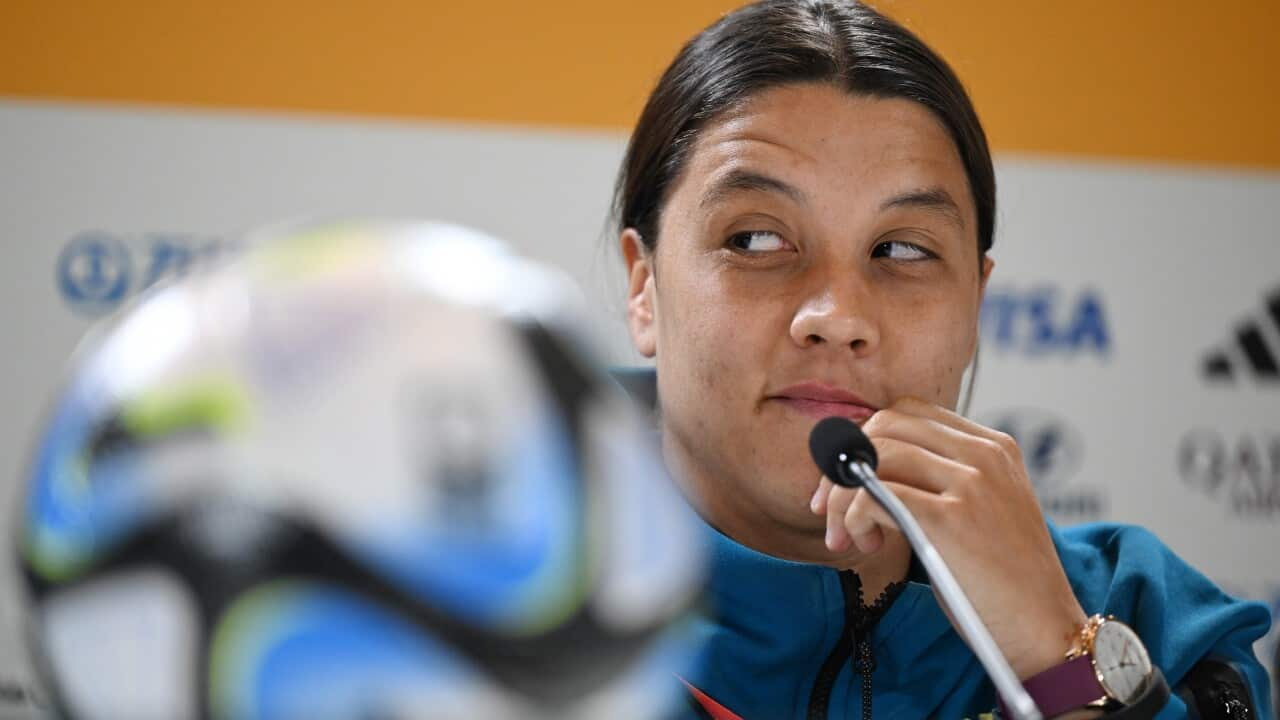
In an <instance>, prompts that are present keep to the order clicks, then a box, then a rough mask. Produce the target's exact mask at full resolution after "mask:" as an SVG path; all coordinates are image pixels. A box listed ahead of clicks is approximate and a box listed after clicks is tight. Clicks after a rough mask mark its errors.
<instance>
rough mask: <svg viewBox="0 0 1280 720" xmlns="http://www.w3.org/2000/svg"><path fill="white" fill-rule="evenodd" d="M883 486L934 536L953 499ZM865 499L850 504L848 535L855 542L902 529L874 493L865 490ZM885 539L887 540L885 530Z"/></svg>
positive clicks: (899, 486) (908, 487) (892, 484)
mask: <svg viewBox="0 0 1280 720" xmlns="http://www.w3.org/2000/svg"><path fill="white" fill-rule="evenodd" d="M881 484H882V485H884V487H885V488H886V489H888V490H889V492H891V493H893V494H894V495H896V496H897V497H898V499H899V500H901V501H902V504H903V505H906V506H907V510H909V511H910V512H911V514H912V515H913V516H915V518H916V522H918V523H920V526H921V527H922V528H923V529H924V531H925V534H926V535H930V536H931V537H932V536H934V533H935V531H936V530H937V529H938V526H939V522H940V521H941V519H942V518H943V514H942V511H943V509H944V508H945V507H946V505H947V504H948V503H950V502H951V499H949V498H944V497H943V496H941V495H935V494H934V493H931V492H928V491H926V490H921V489H920V488H917V487H912V486H911V485H903V484H902V483H896V482H882V483H881ZM862 496H865V498H866V499H865V500H862V501H861V502H855V503H850V507H849V508H848V509H847V510H846V511H845V516H844V518H843V520H844V523H843V524H844V529H845V533H846V534H848V535H849V537H850V538H851V542H852V539H853V538H857V537H859V536H866V535H869V534H871V533H872V532H873V530H875V529H882V528H896V527H897V526H898V524H897V523H896V522H895V521H894V519H893V516H892V515H890V514H889V511H888V510H885V509H884V507H883V506H882V505H880V503H879V502H876V500H875V498H874V497H872V496H871V493H869V492H866V491H865V490H864V491H863V492H862ZM860 498H861V496H860ZM881 537H882V538H883V531H882V532H881ZM859 547H860V548H861V546H859Z"/></svg>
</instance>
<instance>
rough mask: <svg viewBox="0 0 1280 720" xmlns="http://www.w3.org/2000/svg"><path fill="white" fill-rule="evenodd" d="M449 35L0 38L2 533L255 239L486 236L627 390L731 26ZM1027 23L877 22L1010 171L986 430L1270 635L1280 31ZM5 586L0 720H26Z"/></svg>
mask: <svg viewBox="0 0 1280 720" xmlns="http://www.w3.org/2000/svg"><path fill="white" fill-rule="evenodd" d="M456 5H462V4H457V3H454V4H451V5H450V6H444V5H440V6H435V5H433V4H430V3H427V4H421V3H415V4H405V5H403V6H392V5H378V6H374V9H370V7H369V6H366V5H362V6H360V9H357V8H356V6H355V4H352V5H351V6H350V7H347V8H345V9H343V8H342V6H341V5H337V4H336V5H334V6H325V8H315V7H313V6H312V5H311V4H304V3H301V2H284V3H276V4H273V5H272V6H271V7H269V8H265V9H263V8H254V9H252V10H250V9H249V7H248V6H247V5H246V6H244V7H237V6H234V5H232V6H225V7H224V6H223V5H221V4H220V5H219V7H222V8H224V9H223V10H222V11H221V12H220V13H214V12H213V11H212V10H209V11H201V10H193V9H190V8H186V9H184V10H175V9H173V8H170V7H167V6H165V7H160V6H159V4H157V7H154V8H146V7H141V6H140V7H133V8H131V9H126V10H123V11H121V10H118V9H116V10H113V12H110V13H108V12H106V11H105V9H106V5H105V4H101V5H100V6H99V7H97V8H96V9H97V10H98V12H95V11H94V10H95V8H94V7H93V4H92V3H89V4H88V6H87V7H80V8H78V9H72V10H67V9H65V8H62V9H56V8H47V7H44V6H43V5H38V4H30V5H26V4H23V3H17V4H16V5H12V6H11V7H10V8H8V9H6V10H4V11H0V44H3V45H4V46H5V47H6V48H9V49H10V52H11V53H12V54H13V57H14V58H15V59H14V61H13V62H7V63H6V64H5V65H4V66H2V67H0V158H3V162H0V235H2V236H3V242H4V245H3V255H0V308H3V310H2V311H0V312H3V318H4V327H3V328H2V330H0V332H2V333H3V337H4V352H3V353H0V393H2V397H3V399H4V402H3V404H2V405H0V498H3V500H2V501H0V518H3V521H4V524H6V525H7V524H8V523H10V522H11V520H12V518H13V517H14V513H15V512H16V501H17V494H16V491H17V488H18V483H19V482H20V478H21V476H22V472H23V470H24V465H25V461H26V456H27V453H28V450H29V448H30V446H31V443H32V441H33V437H34V433H35V432H36V431H37V428H38V424H39V421H40V419H41V415H42V412H43V410H44V408H45V403H46V401H47V399H48V397H49V395H50V393H51V392H52V391H53V390H54V388H55V383H56V381H57V379H58V377H59V374H60V372H61V371H62V368H63V366H64V362H65V360H66V358H67V356H68V354H69V353H70V351H71V350H72V349H73V348H74V347H75V345H76V342H77V341H78V340H79V339H80V337H81V336H82V335H83V334H84V332H85V331H86V329H87V328H89V327H90V325H91V324H92V323H93V322H94V321H95V320H96V319H98V318H101V317H103V316H105V315H107V314H109V313H110V312H112V311H113V310H114V309H115V308H118V307H119V306H120V305H121V304H122V303H124V302H126V301H127V300H128V299H129V298H131V297H133V296H135V295H136V294H137V293H139V292H141V291H143V290H145V289H146V288H147V287H149V286H151V285H153V284H155V283H157V282H161V281H163V280H164V279H166V278H170V277H174V276H179V275H182V274H184V273H186V272H190V271H192V270H193V269H195V268H197V267H200V266H201V265H203V264H206V263H209V262H213V261H215V260H216V259H217V258H219V257H221V256H224V255H225V254H227V253H231V252H235V248H236V246H237V243H238V241H239V237H240V235H241V233H242V232H243V231H244V230H246V229H248V228H251V227H253V226H256V225H259V224H262V223H265V222H271V221H276V220H280V219H288V218H297V217H300V216H314V215H317V214H319V215H343V214H356V215H363V216H392V217H426V218H440V219H447V220H452V221H456V222H459V223H463V224H467V225H472V226H475V227H477V228H480V229H483V230H485V231H488V232H490V233H493V234H495V235H497V236H499V237H503V238H506V239H508V240H509V241H511V242H512V243H513V244H514V245H515V246H517V247H518V248H519V250H520V251H522V252H524V253H526V254H527V255H529V256H532V257H535V258H538V259H541V260H545V261H547V262H550V263H554V264H556V265H559V266H561V267H563V268H565V269H566V270H568V271H569V272H570V273H571V274H572V275H573V276H574V277H575V278H576V279H577V280H578V282H579V283H580V284H581V285H582V286H583V288H584V289H585V290H586V292H587V294H588V296H589V298H590V299H591V300H592V301H593V303H594V304H595V305H596V306H597V307H599V308H601V309H602V311H601V313H600V316H599V318H598V326H599V328H598V329H599V331H600V335H601V337H602V338H603V342H604V346H605V350H606V353H607V354H608V356H609V359H611V360H612V361H614V362H620V363H631V362H639V359H638V358H637V357H635V355H634V354H633V353H632V351H631V350H630V348H629V343H628V342H627V339H626V334H625V330H624V328H623V325H622V323H621V317H622V300H621V293H622V284H621V277H620V276H621V271H622V266H621V261H620V260H619V259H618V257H617V253H616V251H615V250H614V249H613V243H612V240H611V238H609V237H608V232H607V230H606V215H607V211H608V203H609V193H610V187H611V183H612V179H613V176H614V173H615V171H616V169H617V166H618V163H619V159H620V157H621V155H622V152H623V149H624V146H625V141H626V130H627V126H628V125H629V124H630V123H631V122H632V121H633V119H634V117H635V116H636V114H637V113H638V109H639V105H640V103H641V102H642V101H643V98H644V96H645V94H646V93H647V90H648V89H649V88H650V87H651V86H652V83H653V82H654V80H655V79H656V76H657V74H658V73H659V72H660V70H661V68H662V66H663V65H664V64H665V62H666V61H667V60H669V58H670V57H671V55H672V54H673V53H674V52H675V49H676V48H677V47H678V45H679V43H680V42H681V40H682V39H683V38H685V37H687V36H688V35H689V34H691V33H692V32H694V31H695V30H696V29H698V28H699V27H701V26H702V25H704V24H705V23H706V22H708V21H710V20H711V19H713V18H714V17H716V16H717V14H718V13H720V12H723V11H724V10H726V9H728V8H729V7H731V4H730V3H718V2H711V1H710V0H707V1H706V2H701V3H684V2H676V0H670V1H668V2H656V3H648V4H646V6H645V9H644V10H643V11H640V10H637V11H630V10H627V9H624V8H618V7H612V8H610V7H594V6H591V7H588V6H585V5H584V6H582V7H578V6H575V5H573V4H571V3H567V2H565V3H550V4H547V5H544V6H543V7H541V8H539V9H538V10H536V11H534V10H531V9H529V8H525V7H522V6H516V5H514V4H513V5H512V6H511V7H510V8H505V9H504V8H501V7H499V8H498V12H496V13H495V14H493V15H486V16H482V15H481V14H480V13H481V12H482V11H480V10H474V11H473V10H467V9H466V8H462V7H455V6H456ZM1036 5H1037V8H1039V9H1028V8H1026V7H1024V6H1023V5H1020V4H1018V3H1014V2H1001V3H984V4H983V7H984V8H985V10H986V12H985V14H984V15H982V16H981V17H979V16H975V15H973V14H969V15H966V14H964V12H963V11H959V10H957V9H956V8H954V7H950V6H948V4H947V3H945V2H942V1H941V0H937V1H930V2H905V1H903V2H898V3H890V4H886V5H885V8H886V9H887V10H888V11H890V12H891V13H892V14H895V15H898V16H899V17H902V18H904V19H906V20H907V21H908V22H909V23H910V24H911V25H912V26H913V27H915V28H916V29H917V30H919V31H920V32H921V33H922V34H923V35H924V36H925V38H926V39H927V40H930V41H932V42H934V43H935V44H936V45H937V46H938V47H939V48H940V49H941V50H942V51H943V53H944V54H946V55H948V57H949V58H951V60H952V62H953V63H954V64H955V65H956V67H957V69H958V70H959V71H960V73H961V75H962V77H963V78H964V79H965V80H966V81H967V82H968V84H969V85H970V87H971V89H972V91H973V93H974V96H975V99H976V102H977V104H978V109H979V112H980V114H982V115H983V116H984V118H985V120H986V123H987V126H988V131H989V133H990V135H991V138H992V142H993V145H994V147H995V148H996V150H997V171H998V180H999V188H1000V196H999V207H1000V209H999V218H998V221H999V228H998V232H997V239H996V243H995V250H994V257H995V258H996V262H997V266H996V271H995V275H994V276H993V278H992V281H991V285H990V287H989V289H988V292H987V297H986V300H985V303H984V305H983V312H982V323H981V362H980V368H979V370H978V373H977V377H976V388H975V395H974V405H973V408H972V412H971V414H972V415H974V416H975V417H977V418H978V419H979V420H981V421H983V422H985V423H987V424H990V425H993V426H997V427H1000V428H1003V429H1005V430H1007V431H1008V432H1010V433H1012V434H1013V435H1014V436H1015V437H1016V438H1017V439H1018V441H1019V443H1020V444H1021V446H1022V448H1023V451H1024V454H1025V456H1026V460H1027V465H1028V470H1029V472H1030V475H1031V478H1032V480H1033V482H1034V483H1035V485H1036V488H1037V490H1038V492H1039V494H1040V498H1041V501H1042V503H1043V505H1044V507H1045V509H1046V511H1047V513H1048V514H1049V515H1050V516H1051V517H1052V518H1053V519H1055V520H1056V521H1059V522H1062V523H1078V522H1087V521H1093V520H1111V521H1121V522H1131V523H1139V524H1141V525H1144V526H1146V527H1148V528H1150V529H1151V530H1153V531H1155V532H1156V533H1157V534H1159V535H1160V536H1161V537H1162V538H1163V539H1164V540H1165V541H1167V542H1168V543H1169V544H1170V545H1171V546H1172V547H1173V548H1174V549H1175V550H1176V551H1177V552H1178V553H1179V554H1181V555H1182V557H1184V558H1186V559H1187V560H1188V561H1189V562H1191V563H1192V564H1194V565H1196V566H1197V567H1198V568H1200V569H1201V570H1203V571H1204V572H1205V573H1206V574H1207V575H1209V576H1210V577H1211V578H1213V579H1214V580H1216V581H1217V582H1218V583H1220V584H1221V585H1222V586H1224V587H1225V588H1227V589H1228V591H1230V592H1231V593H1233V594H1237V595H1240V596H1243V597H1249V598H1254V599H1257V600H1260V601H1262V602H1265V603H1267V604H1268V605H1269V606H1271V607H1272V608H1273V611H1274V609H1276V608H1280V561H1277V559H1276V555H1275V553H1276V549H1277V548H1278V547H1280V367H1278V365H1280V236H1278V235H1280V232H1278V231H1277V228H1280V137H1278V134H1277V131H1276V130H1275V128H1276V127H1277V126H1278V125H1277V122H1276V121H1277V119H1280V118H1278V113H1277V102H1278V101H1277V100H1276V99H1275V98H1274V97H1259V96H1260V95H1267V93H1261V92H1252V93H1251V92H1250V88H1251V87H1252V88H1253V89H1255V90H1256V89H1257V88H1261V87H1270V86H1272V85H1271V84H1272V83H1273V82H1274V78H1271V77H1268V76H1267V75H1268V74H1269V73H1270V72H1273V71H1274V70H1276V69H1280V62H1278V60H1280V56H1278V55H1277V54H1276V53H1277V51H1276V50H1275V49H1274V48H1275V46H1276V45H1277V43H1276V42H1274V41H1275V40H1276V39H1277V38H1274V37H1267V34H1268V33H1269V34H1271V35H1274V34H1275V33H1276V28H1277V27H1280V24H1278V23H1276V22H1275V20H1276V18H1275V17H1274V15H1275V11H1274V10H1273V9H1271V8H1269V7H1268V8H1262V7H1254V6H1252V5H1231V4H1226V5H1223V6H1222V7H1223V10H1222V11H1221V12H1222V17H1220V18H1218V19H1217V20H1218V21H1220V22H1221V23H1226V24H1227V25H1229V27H1227V28H1226V29H1225V30H1224V32H1225V34H1226V35H1227V36H1230V38H1231V40H1229V41H1228V40H1215V39H1213V38H1206V37H1205V36H1203V35H1202V34H1200V33H1199V28H1198V27H1196V26H1195V25H1194V24H1193V20H1191V19H1185V18H1184V19H1179V17H1180V16H1179V15H1178V14H1177V13H1176V12H1173V10H1174V9H1175V8H1173V7H1172V6H1171V5H1169V4H1166V3H1159V4H1155V3H1152V4H1150V5H1145V6H1144V5H1143V4H1141V3H1125V4H1123V7H1122V8H1121V9H1117V8H1116V7H1115V6H1113V5H1110V4H1108V5H1106V7H1107V13H1108V16H1109V25H1108V26H1107V27H1105V28H1100V27H1096V26H1094V25H1092V24H1090V23H1089V22H1088V20H1089V17H1090V15H1091V13H1092V14H1094V15H1096V14H1097V13H1098V12H1101V8H1102V5H1101V4H1100V5H1098V6H1097V7H1091V6H1090V4H1089V3H1084V4H1083V5H1082V4H1080V3H1073V4H1071V9H1070V10H1069V11H1068V10H1067V9H1066V8H1063V9H1062V10H1060V11H1054V10H1052V9H1045V8H1046V7H1047V6H1041V5H1039V4H1036ZM486 7H487V8H489V7H492V6H491V5H486ZM375 10H376V11H375ZM1055 12H1058V13H1059V14H1056V15H1055V14H1054V13H1055ZM59 13H60V14H59ZM1068 13H1070V14H1068ZM5 14H9V15H11V17H9V18H8V19H7V20H5V19H4V17H3V16H4V15H5ZM1201 15H1202V13H1201ZM1188 17H1190V16H1189V15H1188ZM406 28H407V29H406ZM351 33H355V34H356V35H358V38H359V39H356V40H352V39H351V38H350V37H349V36H350V35H351ZM1215 37H1216V36H1215ZM993 38H998V39H999V40H1000V42H991V40H992V39H993ZM1189 38H1195V39H1196V41H1197V42H1198V43H1199V44H1200V46H1201V47H1202V49H1203V52H1201V53H1198V54H1197V55H1196V59H1195V60H1192V59H1189V58H1188V57H1187V56H1184V55H1183V53H1182V52H1181V50H1179V47H1181V43H1183V42H1184V41H1185V40H1187V39H1189ZM1215 42H1221V43H1223V45H1222V46H1221V47H1218V48H1216V49H1215V48H1214V47H1208V48H1205V47H1204V45H1205V43H1209V44H1210V45H1212V44H1213V43H1215ZM353 43H354V44H353ZM1135 46H1136V49H1135ZM1266 48H1272V49H1269V50H1268V49H1266ZM1206 57H1217V58H1219V61H1220V62H1221V63H1223V66H1222V67H1215V66H1210V67H1207V68H1206V67H1205V66H1204V65H1205V63H1204V62H1203V61H1202V59H1203V58H1206ZM1227 70H1231V71H1232V72H1230V73H1228V72H1227ZM521 73H523V75H522V74H521ZM1219 74H1221V77H1219ZM1255 81H1256V82H1257V83H1258V84H1256V85H1253V84H1252V83H1255ZM3 530H4V533H3V535H0V538H2V539H0V553H3V554H4V555H5V556H8V555H9V553H10V546H9V542H10V534H11V530H10V528H8V527H3ZM4 572H5V575H4V576H3V583H0V585H2V588H3V591H2V592H0V715H4V714H5V712H6V708H8V709H19V710H21V709H22V708H26V707H29V701H30V699H29V698H28V697H27V695H26V694H27V692H28V690H27V689H26V686H25V684H24V677H25V672H26V670H25V665H24V662H23V659H22V652H21V644H20V642H19V635H18V633H19V629H18V604H17V592H16V581H15V579H14V578H13V577H12V569H11V568H9V567H5V568H4ZM1258 651H1259V655H1260V657H1262V658H1264V659H1265V661H1266V662H1268V664H1270V663H1271V658H1274V657H1275V653H1276V633H1274V632H1273V634H1272V636H1271V637H1269V638H1268V639H1267V640H1265V641H1263V642H1262V643H1260V644H1259V646H1258Z"/></svg>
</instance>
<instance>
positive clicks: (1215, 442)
mask: <svg viewBox="0 0 1280 720" xmlns="http://www.w3.org/2000/svg"><path fill="white" fill-rule="evenodd" d="M1177 462H1178V470H1179V474H1180V475H1181V476H1182V481H1183V482H1184V483H1186V484H1187V485H1188V486H1190V487H1191V488H1192V489H1193V490H1195V491H1196V492H1198V493H1200V494H1201V495H1203V496H1205V497H1207V498H1209V499H1210V500H1213V501H1215V502H1218V503H1221V504H1222V505H1224V506H1225V507H1226V508H1227V509H1229V510H1230V511H1231V513H1232V514H1233V515H1235V516H1236V517H1244V518H1252V519H1274V518H1280V432H1275V431H1266V430H1261V431H1254V432H1242V433H1230V434H1229V433H1223V432H1219V431H1218V430H1216V429H1213V428H1196V429H1194V430H1192V431H1190V432H1188V433H1187V434H1186V435H1184V436H1183V438H1182V442H1181V443H1180V444H1179V446H1178V458H1177Z"/></svg>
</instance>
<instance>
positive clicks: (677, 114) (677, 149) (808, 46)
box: [614, 0, 996, 258]
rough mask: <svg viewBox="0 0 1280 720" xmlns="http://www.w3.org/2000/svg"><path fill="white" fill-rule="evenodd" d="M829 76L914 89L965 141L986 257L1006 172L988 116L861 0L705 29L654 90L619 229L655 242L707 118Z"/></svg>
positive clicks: (963, 152)
mask: <svg viewBox="0 0 1280 720" xmlns="http://www.w3.org/2000/svg"><path fill="white" fill-rule="evenodd" d="M803 82H829V83H834V84H836V85H838V86H840V87H843V88H844V89H846V90H847V91H849V92H850V93H853V94H857V95H868V96H872V97H880V98H906V99H908V100H914V101H915V102H918V103H920V104H921V105H923V106H925V107H926V108H928V109H929V110H931V111H932V112H933V113H934V115H936V116H937V117H938V119H940V120H941V121H942V123H943V124H944V125H945V126H946V128H947V130H948V132H950V134H951V139H952V140H953V141H954V142H955V145H956V149H957V150H958V151H959V154H960V159H961V161H962V162H963V163H964V169H965V174H966V175H967V176H968V179H969V190H970V192H971V193H972V194H973V201H974V205H975V206H976V208H977V215H978V251H979V252H978V255H979V257H980V258H981V257H982V255H983V254H985V253H986V252H987V251H988V250H990V249H991V243H992V235H993V233H994V226H995V205H996V180H995V172H994V171H993V169H992V167H991V152H990V151H989V150H988V149H987V138H986V135H985V134H984V133H983V131H982V124H981V123H980V122H979V121H978V116H977V114H976V113H975V112H974V110H973V104H972V103H970V101H969V96H968V95H966V94H965V91H964V87H963V86H962V85H961V84H960V81H959V80H958V79H957V78H956V76H955V73H953V72H952V71H951V68H950V67H948V66H947V64H946V63H945V62H944V61H943V60H942V58H940V57H938V55H937V54H935V53H934V52H933V51H932V50H930V49H929V48H928V46H926V45H925V44H924V43H923V42H921V41H920V39H919V38H917V37H916V36H915V35H913V34H912V33H911V32H910V31H909V30H907V29H906V28H904V27H902V26H901V25H899V24H897V23H896V22H894V21H892V20H890V19H888V18H886V17H885V16H883V15H881V14H880V13H878V12H876V11H875V10H873V9H872V8H870V7H867V6H866V5H863V4H861V3H859V2H856V1H853V0H846V1H845V2H840V1H839V0H763V1H762V2H757V3H753V4H751V5H747V6H745V7H742V8H739V9H738V10H735V11H734V12H732V13H729V14H728V15H726V16H724V17H723V18H721V19H720V20H719V21H717V22H716V23H714V24H712V25H711V26H710V27H708V28H707V29H705V30H703V31H702V32H700V33H698V34H697V35H696V36H694V38H693V39H692V40H690V41H689V42H688V43H687V44H686V45H685V46H684V47H683V48H682V49H681V50H680V54H678V55H676V58H675V60H673V61H672V63H671V65H670V67H668V68H667V70H666V72H665V73H663V75H662V79H661V80H659V81H658V85H657V87H656V88H654V91H653V93H652V94H651V95H650V96H649V101H648V102H647V103H646V104H645V107H644V111H643V112H642V113H641V114H640V120H639V122H638V123H636V129H635V132H634V133H632V135H631V141H630V143H628V145H627V152H626V156H625V157H624V159H623V163H622V169H621V171H620V172H619V175H618V180H617V185H616V187H615V189H614V217H615V220H616V221H617V223H618V228H619V230H621V229H624V228H629V227H630V228H635V229H636V231H637V232H639V233H640V236H641V238H642V239H643V241H644V244H645V246H646V247H647V248H649V249H650V250H652V249H653V248H654V247H655V246H656V244H657V241H658V224H659V218H660V216H661V212H662V207H663V205H664V204H665V202H666V199H667V197H666V196H667V192H668V190H669V188H670V187H671V186H672V185H673V184H674V183H675V181H676V179H677V178H678V177H679V176H680V173H681V172H682V171H683V169H684V166H685V164H686V162H687V161H688V156H689V153H690V150H691V148H692V147H693V146H694V143H695V141H696V140H697V138H698V134H699V132H701V130H702V128H703V126H705V125H706V124H707V122H708V121H710V120H712V119H713V118H716V117H718V116H720V115H721V114H723V113H725V112H727V111H730V110H732V109H733V108H734V107H736V106H737V105H739V104H740V103H742V102H744V101H745V100H747V99H748V98H750V97H752V96H753V95H755V94H757V93H759V92H760V91H762V90H765V89H768V88H771V87H776V86H779V85H786V84H793V83H803Z"/></svg>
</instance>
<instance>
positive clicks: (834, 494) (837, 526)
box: [827, 485, 862, 552]
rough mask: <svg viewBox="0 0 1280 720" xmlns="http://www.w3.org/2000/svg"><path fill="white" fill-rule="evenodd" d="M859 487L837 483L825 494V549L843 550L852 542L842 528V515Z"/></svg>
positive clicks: (858, 490) (859, 490) (858, 491)
mask: <svg viewBox="0 0 1280 720" xmlns="http://www.w3.org/2000/svg"><path fill="white" fill-rule="evenodd" d="M860 492H862V489H861V488H850V487H844V486H841V485H837V486H834V487H832V488H831V491H830V492H829V493H828V494H827V549H828V550H831V551H833V552H843V551H845V550H848V549H849V546H850V545H852V544H853V538H851V537H850V536H849V533H848V532H846V531H845V528H844V516H845V513H846V512H847V511H848V510H849V506H850V505H851V504H852V503H853V499H854V497H855V496H857V495H858V493H860Z"/></svg>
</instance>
